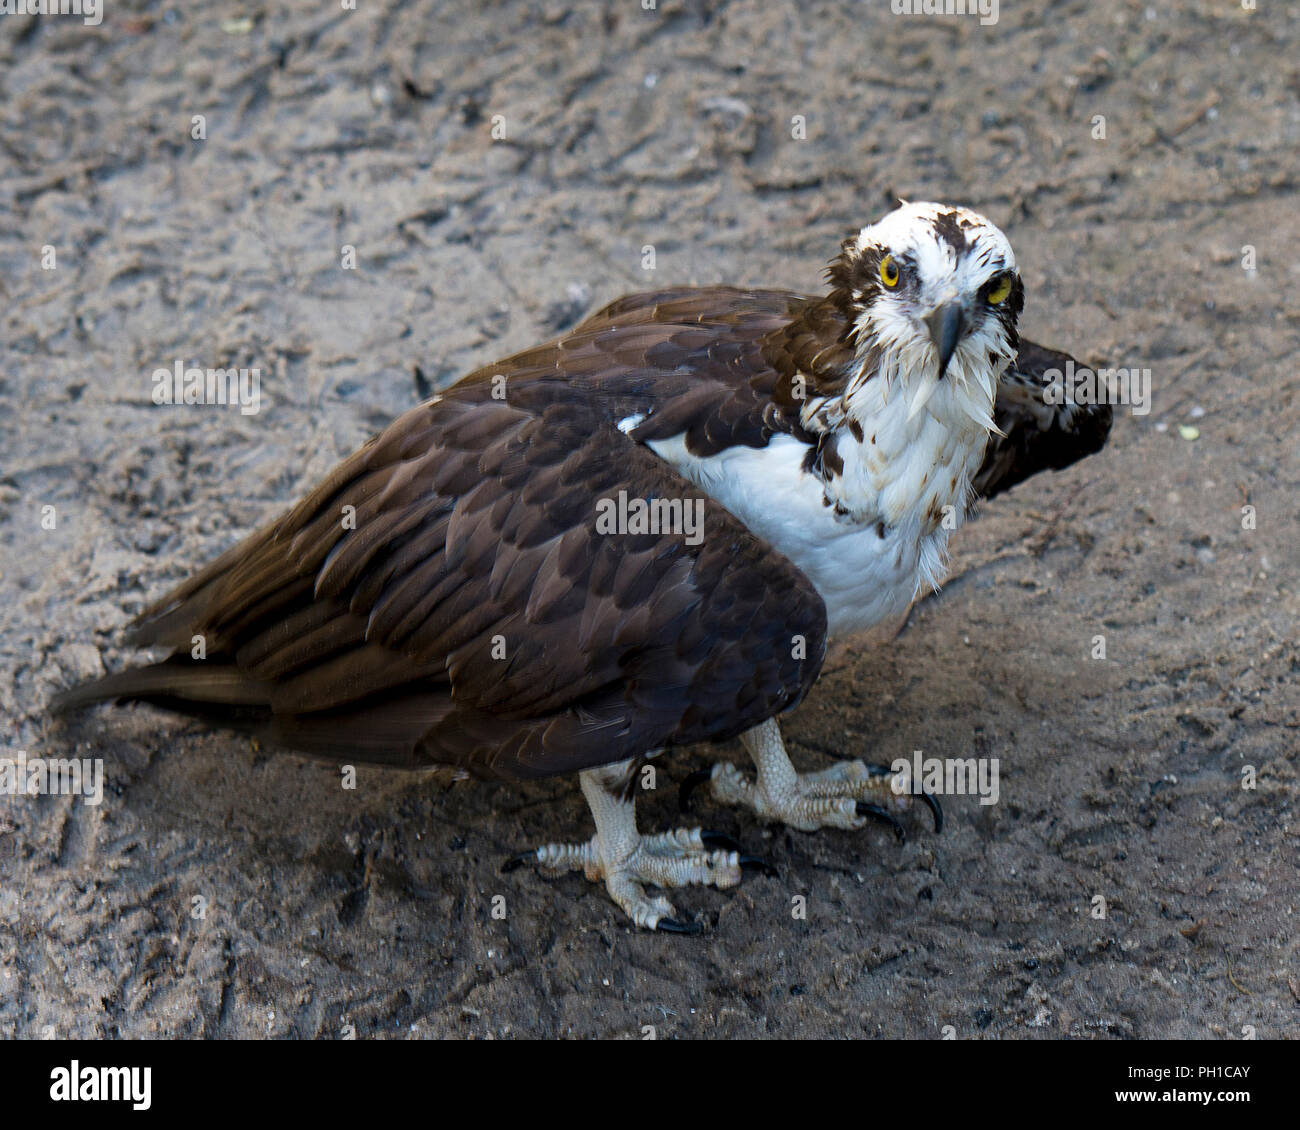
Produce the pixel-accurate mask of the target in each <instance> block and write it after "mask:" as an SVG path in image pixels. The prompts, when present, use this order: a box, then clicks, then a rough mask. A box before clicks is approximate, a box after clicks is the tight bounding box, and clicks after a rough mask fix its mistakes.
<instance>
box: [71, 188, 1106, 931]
mask: <svg viewBox="0 0 1300 1130" xmlns="http://www.w3.org/2000/svg"><path fill="white" fill-rule="evenodd" d="M828 276H829V281H830V289H829V292H828V293H826V294H824V295H822V296H819V297H807V296H804V295H800V294H795V293H791V292H788V291H776V290H744V289H737V288H733V287H706V288H700V289H695V288H680V289H671V290H663V291H657V292H654V293H648V294H636V295H631V296H629V297H626V298H622V299H620V300H618V301H617V302H614V303H612V304H611V305H609V306H606V307H605V308H604V309H602V310H600V311H599V312H597V313H596V314H594V315H592V316H591V317H590V318H588V319H587V320H586V321H584V322H582V323H581V324H580V325H578V326H577V327H576V328H575V329H573V330H572V331H570V332H569V333H567V334H565V335H564V336H562V337H560V338H558V339H556V340H554V341H552V342H549V343H547V344H545V345H539V346H537V347H535V348H533V349H529V350H526V351H525V352H523V353H519V354H516V355H515V356H513V357H511V358H509V359H508V360H506V361H503V362H501V363H500V364H498V365H495V366H489V367H487V368H484V369H480V370H479V371H477V372H474V373H471V374H470V375H469V376H467V377H465V378H464V379H463V380H461V381H460V382H459V383H458V384H456V385H454V386H452V387H451V388H449V389H448V390H446V391H445V392H443V393H442V394H440V395H438V396H435V397H433V398H432V399H431V400H429V401H427V402H426V403H424V404H421V405H420V406H419V407H416V408H413V409H412V410H411V411H409V412H407V413H406V414H405V415H403V416H401V417H400V418H399V419H398V420H396V421H395V422H394V423H393V424H392V425H390V426H389V427H388V429H387V430H386V431H384V432H382V433H381V434H380V435H378V436H377V437H375V438H374V439H372V440H371V441H370V442H369V443H368V444H366V446H364V447H363V448H361V449H360V450H359V451H357V452H356V453H355V454H354V455H352V456H351V457H350V458H348V459H347V460H345V461H344V462H343V463H342V464H340V465H339V467H338V468H336V469H335V470H334V471H333V473H331V474H330V475H329V476H328V477H327V478H326V479H325V480H324V481H323V482H322V483H321V484H320V485H319V486H317V487H316V489H315V490H313V491H312V492H311V493H310V494H309V495H308V496H307V497H306V498H305V499H303V500H302V501H301V502H300V503H298V505H296V506H295V507H293V509H292V510H290V511H289V512H288V513H287V514H285V515H284V516H283V517H281V518H280V519H279V520H277V521H275V522H273V523H272V524H271V525H269V526H267V527H265V528H264V529H262V530H261V531H260V532H258V533H255V534H253V535H252V536H250V537H249V538H248V539H247V540H245V541H243V542H242V543H241V544H239V545H237V546H235V548H233V549H231V550H230V551H229V552H227V553H226V554H225V555H224V556H222V557H220V558H218V559H217V560H216V561H215V562H213V563H212V564H211V565H209V566H208V567H207V568H206V569H204V570H203V571H201V572H200V573H198V574H196V575H195V576H194V577H192V578H191V579H190V580H188V581H186V582H185V583H184V584H182V585H181V586H180V587H179V588H177V589H176V590H175V591H173V592H172V593H170V594H169V595H168V596H166V597H164V598H163V599H162V600H161V601H160V602H158V603H157V604H155V605H153V606H152V607H150V608H148V609H147V610H146V611H145V612H144V613H143V614H142V615H141V616H140V618H139V619H138V620H137V622H136V626H135V630H134V642H135V643H136V644H138V645H140V646H149V647H170V648H174V649H176V650H175V652H174V654H172V655H171V657H170V658H168V659H166V660H165V661H163V662H160V663H155V664H153V665H151V666H145V667H139V668H134V669H130V670H127V671H124V672H122V673H119V674H115V675H110V676H107V677H106V678H103V679H100V680H98V681H97V682H94V683H90V684H87V685H85V686H82V687H78V688H76V689H73V690H71V691H68V692H65V693H64V694H63V695H61V696H59V698H58V699H57V700H56V703H55V705H56V707H57V708H58V709H65V710H66V709H71V708H77V707H81V706H84V705H86V704H88V703H91V702H95V701H99V700H104V699H116V700H119V701H126V700H133V701H144V702H148V703H152V704H155V705H157V706H161V707H165V708H169V709H172V710H176V711H180V712H183V713H186V714H190V715H195V716H200V717H204V718H208V719H212V720H216V721H219V722H225V723H227V724H233V725H237V726H241V727H253V728H255V729H256V730H258V731H259V732H261V733H263V734H264V735H266V736H267V737H268V738H269V739H270V740H272V741H273V742H275V743H278V744H280V745H283V746H286V747H289V748H292V749H296V750H300V751H305V752H308V753H313V754H317V755H323V756H326V757H330V758H334V759H336V760H338V761H340V762H343V761H357V762H369V763H376V764H383V765H390V766H401V767H404V768H408V769H410V768H425V769H443V770H451V771H453V772H455V773H456V774H457V775H460V776H466V775H472V776H479V777H495V778H511V779H525V778H532V777H543V776H550V775H553V774H559V773H572V772H578V773H579V774H580V782H581V787H582V792H583V794H584V795H585V797H586V798H587V801H588V803H589V805H590V807H591V813H592V816H593V817H594V820H595V826H596V833H595V835H594V837H593V838H592V839H591V840H589V841H587V842H586V843H582V844H549V845H546V846H543V847H540V848H538V849H536V851H533V852H529V853H527V854H526V856H523V857H520V858H519V859H517V860H514V861H511V863H513V864H518V863H519V862H520V860H522V859H528V860H531V861H533V862H534V863H536V864H537V865H539V866H540V867H542V868H543V869H545V870H548V871H550V872H558V871H564V870H581V871H583V872H585V874H586V876H587V877H588V878H589V879H590V880H592V881H600V880H603V881H604V883H605V885H606V887H607V889H608V891H609V893H610V895H611V896H612V897H613V899H614V901H615V902H616V903H617V904H618V905H619V906H620V907H622V909H623V910H624V911H626V912H627V914H628V915H630V916H631V918H632V920H633V921H634V922H635V923H636V924H637V925H638V926H643V927H648V928H651V929H653V928H656V927H657V928H659V929H661V930H676V931H683V930H689V929H693V924H687V923H683V922H681V921H680V920H679V919H678V918H677V916H676V914H675V912H674V910H673V907H672V905H671V904H670V903H669V902H668V900H667V899H666V898H665V897H663V896H662V895H653V894H649V893H647V891H646V890H645V887H646V886H647V885H652V886H655V887H658V888H661V889H668V888H673V887H679V886H682V885H685V884H697V883H702V884H710V885H713V886H715V887H729V886H732V885H734V884H736V883H738V882H739V881H740V878H741V873H742V870H743V869H745V868H746V867H748V866H752V865H756V864H759V865H761V861H757V860H754V859H752V858H751V857H748V856H744V855H742V854H741V853H740V852H739V851H738V850H737V847H738V845H736V844H735V843H734V842H732V841H730V840H728V839H727V838H726V837H721V836H714V835H709V834H706V833H702V832H701V831H700V829H698V828H694V829H689V830H687V829H679V830H676V831H669V832H664V833H660V834H658V835H642V834H641V833H640V832H639V831H638V829H637V825H636V819H635V812H634V798H633V787H634V784H635V782H636V779H637V770H638V768H639V767H640V765H642V764H643V763H644V759H645V758H646V757H648V756H652V755H654V754H656V753H658V752H660V751H663V750H665V749H669V748H671V747H674V746H683V745H690V744H692V743H697V742H721V741H725V740H728V739H731V738H735V737H739V738H740V739H741V741H742V742H743V743H744V745H745V747H746V748H747V749H748V751H749V753H750V755H751V756H752V758H753V760H754V763H755V766H756V771H757V772H756V776H755V777H754V778H753V779H751V778H750V777H748V776H747V775H745V774H743V773H742V772H741V771H740V770H738V769H737V768H736V767H735V766H734V765H731V764H729V763H725V762H721V763H717V764H715V766H714V767H713V769H712V771H711V773H710V774H709V775H708V781H707V784H708V787H709V789H710V790H711V792H712V795H713V797H714V798H715V799H716V800H717V801H719V802H722V803H729V804H737V805H742V806H744V807H747V808H749V809H751V810H753V811H754V812H755V813H756V814H758V816H760V817H761V818H763V819H764V820H768V821H772V822H780V823H784V824H787V825H789V826H791V827H794V828H798V829H802V830H804V831H812V830H814V829H818V828H845V829H856V828H860V827H862V826H863V825H864V824H865V822H866V821H867V820H868V819H872V818H877V819H884V820H887V821H888V822H889V823H890V824H891V825H892V826H894V828H895V831H896V832H899V833H901V828H900V827H899V826H898V825H897V823H896V821H895V820H894V818H893V817H892V816H890V815H889V813H888V811H887V807H886V806H887V805H889V804H891V803H893V799H894V798H893V796H892V793H891V789H890V784H889V779H888V777H887V776H886V775H885V771H884V770H882V769H879V768H877V767H872V766H868V765H865V764H864V763H863V762H861V761H843V762H840V763H838V764H836V765H834V766H833V767H832V768H830V769H827V770H824V771H821V772H815V773H797V772H796V771H795V769H794V766H793V765H792V764H791V762H790V759H789V757H787V755H786V751H785V748H784V746H783V744H782V740H781V732H780V730H779V728H778V726H777V722H776V717H777V715H779V714H781V713H783V712H784V711H787V710H789V709H791V708H792V707H794V706H795V705H797V704H798V703H799V702H800V700H802V699H803V697H804V695H806V694H807V693H808V690H809V688H810V687H811V686H812V684H813V682H814V680H815V679H816V678H817V674H818V671H819V669H820V667H821V664H822V660H823V657H824V655H825V649H826V642H827V638H828V636H832V635H836V634H844V633H850V632H856V631H859V630H861V629H865V628H869V627H871V626H872V625H873V624H877V623H879V622H881V621H882V620H885V619H887V618H890V617H894V616H897V615H898V614H900V613H902V612H903V611H905V610H906V609H907V607H908V605H909V603H910V602H911V601H912V600H913V599H914V598H915V597H916V596H917V594H918V593H919V592H920V591H922V589H923V588H924V587H925V586H936V585H938V584H939V583H940V581H941V579H942V577H943V574H944V568H945V560H946V554H947V547H948V538H949V535H950V532H951V530H952V529H954V528H956V527H957V526H959V525H960V524H961V522H962V521H963V520H964V519H965V517H966V516H967V514H968V512H969V509H970V506H971V504H972V502H973V500H974V499H975V498H977V497H980V496H983V497H988V496H991V495H994V494H996V493H998V492H999V491H1001V490H1003V489H1005V488H1006V487H1008V486H1010V485H1012V484H1014V483H1016V482H1019V481H1020V480H1022V479H1023V478H1025V477H1026V476H1028V475H1030V474H1033V473H1035V472H1036V471H1038V470H1041V469H1043V468H1047V467H1051V468H1060V467H1064V466H1067V465H1068V464H1070V463H1072V462H1074V461H1075V460H1076V459H1079V458H1081V457H1082V456H1084V455H1086V454H1088V453H1090V452H1093V451H1096V450H1098V449H1099V448H1100V447H1101V446H1102V444H1103V443H1104V442H1105V439H1106V435H1107V432H1108V431H1109V427H1110V409H1109V408H1108V407H1106V406H1104V405H1103V406H1085V405H1079V404H1074V403H1072V402H1070V401H1068V400H1065V401H1064V402H1063V403H1056V402H1055V401H1056V399H1057V398H1055V397H1049V396H1048V395H1047V392H1046V390H1047V388H1048V387H1049V375H1048V371H1049V370H1050V368H1051V367H1053V366H1055V367H1057V368H1064V365H1065V363H1066V362H1067V361H1068V360H1069V358H1067V357H1066V356H1065V355H1064V354H1060V353H1054V352H1051V351H1049V350H1044V349H1041V348H1039V347H1038V346H1035V345H1031V344H1029V343H1028V342H1024V343H1022V342H1020V341H1019V339H1018V337H1017V334H1016V319H1017V316H1018V315H1019V314H1020V310H1021V307H1022V304H1023V301H1024V290H1023V287H1022V285H1021V281H1020V277H1019V274H1018V273H1017V269H1016V261H1015V257H1014V255H1013V254H1012V250H1011V246H1010V244H1009V243H1008V242H1007V239H1006V237H1005V236H1004V235H1003V234H1002V232H1000V231H999V230H998V229H997V228H996V227H994V225H993V224H991V223H990V222H989V221H988V220H986V219H984V218H983V217H982V216H979V215H977V214H976V213H974V212H971V211H968V210H967V209H964V208H956V207H949V206H945V205H939V204H928V203H923V204H904V205H903V206H902V207H900V208H898V209H897V210H896V211H893V212H891V213H889V214H888V215H886V216H885V217H884V218H883V219H881V220H880V221H879V222H877V223H875V224H872V225H870V226H868V227H865V228H863V229H862V230H861V231H860V232H858V233H857V234H856V235H855V236H853V237H852V238H850V239H848V240H846V241H845V242H844V244H843V245H842V248H841V251H840V254H839V255H838V256H837V257H836V258H835V259H834V261H833V262H832V263H831V265H830V268H829V271H828ZM687 515H690V516H692V517H693V518H695V519H697V520H698V521H695V522H691V523H686V522H685V521H684V520H683V519H684V518H685V517H686V516H687ZM688 524H689V525H691V526H693V527H694V529H687V528H685V527H686V526H687V525H688ZM195 636H202V637H203V639H204V641H205V646H206V658H204V659H194V658H192V657H191V646H192V640H193V638H194V637H195ZM927 800H928V801H929V802H930V803H931V807H932V808H933V809H934V814H935V821H936V827H937V826H938V824H939V822H940V812H939V809H938V805H937V803H935V802H933V800H932V798H927Z"/></svg>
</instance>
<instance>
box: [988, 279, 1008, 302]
mask: <svg viewBox="0 0 1300 1130" xmlns="http://www.w3.org/2000/svg"><path fill="white" fill-rule="evenodd" d="M1010 293H1011V276H1010V275H1003V276H1002V277H1001V278H1000V279H999V280H998V284H997V286H995V287H994V288H993V289H992V290H990V291H989V305H990V306H997V305H1000V304H1001V303H1003V302H1005V301H1006V300H1007V295H1008V294H1010Z"/></svg>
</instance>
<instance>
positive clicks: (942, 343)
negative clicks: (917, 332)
mask: <svg viewBox="0 0 1300 1130" xmlns="http://www.w3.org/2000/svg"><path fill="white" fill-rule="evenodd" d="M922 321H924V322H925V325H926V328H927V329H928V330H929V331H930V340H931V341H932V342H934V347H935V349H937V350H938V351H939V377H940V379H942V378H943V375H944V373H946V372H947V371H948V361H949V359H950V358H951V357H952V355H953V352H954V351H955V350H956V348H957V343H958V342H959V341H960V340H961V335H962V331H963V330H964V329H965V328H966V315H965V314H964V313H963V312H962V308H961V304H960V303H959V302H945V303H943V305H941V306H937V307H936V308H935V309H934V310H932V311H931V312H930V313H929V314H927V315H926V316H925V317H924V318H923V319H922Z"/></svg>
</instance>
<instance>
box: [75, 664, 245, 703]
mask: <svg viewBox="0 0 1300 1130" xmlns="http://www.w3.org/2000/svg"><path fill="white" fill-rule="evenodd" d="M148 698H167V699H178V700H180V701H181V702H192V703H195V704H205V705H219V706H231V707H238V706H269V705H270V702H271V684H270V683H264V682H261V681H259V680H257V679H250V678H249V677H248V675H246V674H244V673H243V672H241V671H240V670H239V669H238V668H236V667H228V666H222V665H219V664H212V665H207V664H204V665H202V666H199V665H193V666H191V665H188V664H179V663H173V662H170V661H169V662H166V663H155V664H153V665H152V666H149V667H134V668H131V669H130V670H127V671H119V672H118V673H117V674H115V675H105V676H104V677H103V678H102V679H94V680H92V681H91V682H88V683H82V684H81V685H80V686H77V687H70V688H69V689H68V690H66V691H61V692H60V693H59V694H56V695H55V696H54V698H53V699H51V701H50V709H51V710H52V711H53V712H54V713H56V714H68V713H71V712H72V711H74V710H82V709H84V708H85V707H87V706H93V705H94V704H95V703H97V702H110V701H119V702H121V701H129V700H138V699H148Z"/></svg>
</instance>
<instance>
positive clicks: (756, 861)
mask: <svg viewBox="0 0 1300 1130" xmlns="http://www.w3.org/2000/svg"><path fill="white" fill-rule="evenodd" d="M736 862H737V863H739V864H740V869H741V870H742V871H758V872H760V873H762V874H763V875H765V876H767V878H769V879H779V878H781V873H780V872H779V871H778V870H777V869H776V868H775V867H773V866H772V865H771V864H770V863H768V861H767V860H766V859H763V858H761V857H760V856H757V855H742V856H741V857H740V858H739V859H738V860H737V861H736Z"/></svg>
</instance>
